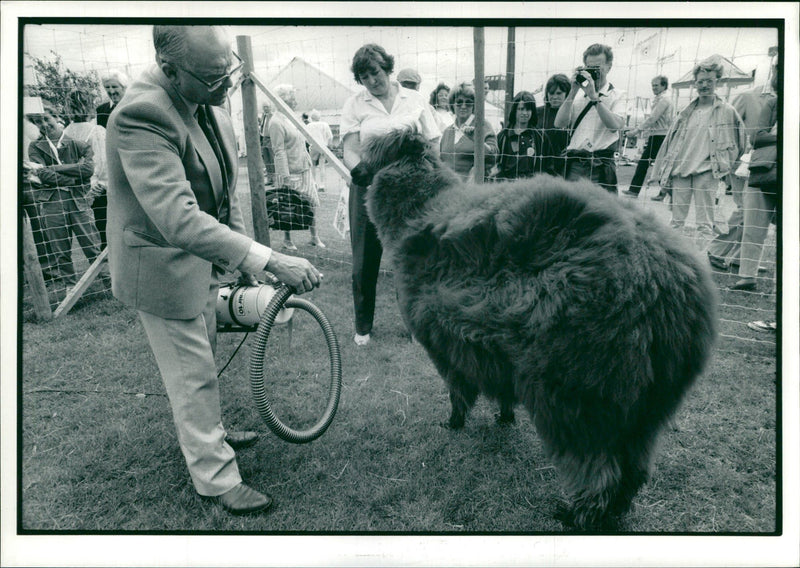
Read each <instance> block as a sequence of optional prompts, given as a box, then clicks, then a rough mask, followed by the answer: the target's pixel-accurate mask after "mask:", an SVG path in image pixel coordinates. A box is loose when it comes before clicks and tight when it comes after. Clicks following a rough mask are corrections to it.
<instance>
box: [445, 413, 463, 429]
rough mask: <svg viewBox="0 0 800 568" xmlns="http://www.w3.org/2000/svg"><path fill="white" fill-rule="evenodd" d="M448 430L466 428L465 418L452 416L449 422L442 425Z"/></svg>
mask: <svg viewBox="0 0 800 568" xmlns="http://www.w3.org/2000/svg"><path fill="white" fill-rule="evenodd" d="M441 424H442V426H443V427H444V428H447V429H448V430H462V429H463V428H464V417H463V416H461V417H458V416H455V417H454V416H451V417H450V419H449V420H448V421H447V422H442V423H441Z"/></svg>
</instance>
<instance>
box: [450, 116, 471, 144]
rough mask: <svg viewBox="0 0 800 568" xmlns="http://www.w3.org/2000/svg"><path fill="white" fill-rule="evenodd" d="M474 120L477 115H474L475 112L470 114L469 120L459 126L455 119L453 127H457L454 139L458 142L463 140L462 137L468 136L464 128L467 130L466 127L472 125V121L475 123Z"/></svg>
mask: <svg viewBox="0 0 800 568" xmlns="http://www.w3.org/2000/svg"><path fill="white" fill-rule="evenodd" d="M474 121H475V115H474V114H471V115H469V118H468V119H467V120H465V121H464V124H462V125H461V126H458V125H457V124H456V123H455V121H454V122H453V128H454V129H455V135H454V138H453V141H454V142H455V143H456V144H458V141H459V140H461V139H462V138H463V137H464V136H466V134H465V133H464V130H465V129H466V128H467V127H468V126H470V125H472V123H473V122H474Z"/></svg>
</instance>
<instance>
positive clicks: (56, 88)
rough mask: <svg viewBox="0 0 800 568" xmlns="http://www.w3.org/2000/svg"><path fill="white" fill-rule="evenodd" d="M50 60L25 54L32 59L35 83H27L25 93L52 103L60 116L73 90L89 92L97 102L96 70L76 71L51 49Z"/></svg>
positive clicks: (63, 113)
mask: <svg viewBox="0 0 800 568" xmlns="http://www.w3.org/2000/svg"><path fill="white" fill-rule="evenodd" d="M50 53H52V54H53V56H54V58H53V59H52V60H48V59H40V58H38V57H35V56H33V55H31V54H27V55H28V56H29V57H30V58H31V60H32V61H33V70H34V80H35V83H34V84H32V85H27V86H26V89H27V94H28V95H29V96H32V97H41V98H42V99H43V100H46V101H49V102H50V103H52V104H53V105H54V106H55V107H56V109H57V110H58V112H59V113H61V116H63V117H65V118H69V117H68V116H67V112H66V111H67V108H68V106H67V97H68V96H69V93H70V92H71V91H73V90H79V91H84V92H88V93H90V94H91V95H92V96H93V97H94V98H95V100H97V101H98V102H99V101H100V98H101V92H100V80H99V77H98V75H97V72H96V71H89V72H88V73H78V72H76V71H73V70H72V69H68V68H66V67H64V64H63V62H62V60H61V56H60V55H58V54H57V53H55V52H54V51H51V52H50Z"/></svg>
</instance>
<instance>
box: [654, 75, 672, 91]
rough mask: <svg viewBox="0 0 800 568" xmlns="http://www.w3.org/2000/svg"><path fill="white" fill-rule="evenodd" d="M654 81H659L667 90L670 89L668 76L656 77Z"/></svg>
mask: <svg viewBox="0 0 800 568" xmlns="http://www.w3.org/2000/svg"><path fill="white" fill-rule="evenodd" d="M653 81H658V82H659V83H661V86H662V87H664V88H665V89H666V88H667V87H669V79H667V76H666V75H656V76H655V77H653Z"/></svg>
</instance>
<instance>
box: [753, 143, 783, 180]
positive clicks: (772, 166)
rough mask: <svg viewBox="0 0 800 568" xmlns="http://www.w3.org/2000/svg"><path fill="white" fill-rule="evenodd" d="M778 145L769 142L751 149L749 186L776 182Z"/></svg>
mask: <svg viewBox="0 0 800 568" xmlns="http://www.w3.org/2000/svg"><path fill="white" fill-rule="evenodd" d="M777 160H778V146H777V145H776V144H769V145H767V146H762V147H760V148H756V149H755V150H753V152H752V154H751V155H750V168H749V169H750V177H749V184H750V186H751V187H765V186H774V185H776V184H777V183H778V168H777V167H776V165H777Z"/></svg>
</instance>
